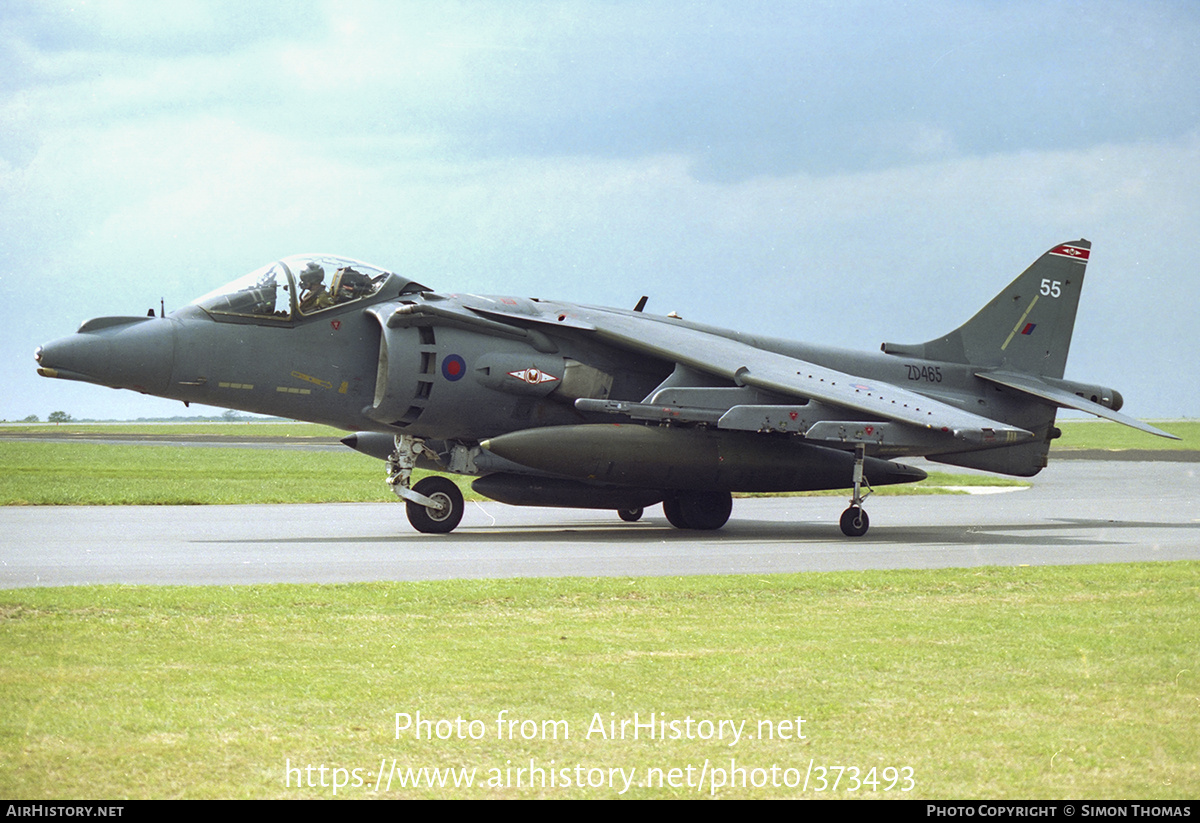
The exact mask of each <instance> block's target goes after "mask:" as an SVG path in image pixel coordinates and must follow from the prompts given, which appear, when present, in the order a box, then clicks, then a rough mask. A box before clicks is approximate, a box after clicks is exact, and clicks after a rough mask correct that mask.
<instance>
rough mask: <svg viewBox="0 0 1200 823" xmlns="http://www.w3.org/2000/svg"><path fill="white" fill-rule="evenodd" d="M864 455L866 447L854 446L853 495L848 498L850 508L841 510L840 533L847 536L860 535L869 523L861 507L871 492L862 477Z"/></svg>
mask: <svg viewBox="0 0 1200 823" xmlns="http://www.w3.org/2000/svg"><path fill="white" fill-rule="evenodd" d="M866 457H867V447H866V446H865V445H864V444H862V443H859V444H858V445H857V446H856V447H855V448H854V496H853V497H852V498H850V508H848V509H846V510H845V511H844V512H842V520H841V526H842V534H844V535H846V536H847V537H862V536H863V535H864V534H866V533H867V528H868V527H869V526H870V525H871V519H870V518H869V517H867V513H866V512H865V511H863V508H862V504H863V501H864V500H866V499H867V497H869V496H870V494H871V484H870V483H868V482H867V480H866V478H865V477H863V463H864V462H865V460H866ZM863 484H866V486H867V493H866V494H863V493H862V487H863Z"/></svg>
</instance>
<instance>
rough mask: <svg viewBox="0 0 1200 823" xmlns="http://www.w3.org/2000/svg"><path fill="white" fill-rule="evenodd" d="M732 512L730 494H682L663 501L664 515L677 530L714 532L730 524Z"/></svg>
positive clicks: (731, 496)
mask: <svg viewBox="0 0 1200 823" xmlns="http://www.w3.org/2000/svg"><path fill="white" fill-rule="evenodd" d="M732 511H733V495H731V494H730V493H729V492H681V493H679V494H677V495H675V496H674V497H668V498H667V499H666V500H664V501H663V513H664V514H665V515H666V516H667V520H668V521H670V523H671V525H672V526H674V527H675V528H677V529H696V530H697V531H713V530H714V529H719V528H721V527H722V526H724V525H725V524H726V523H728V522H729V514H730V512H732Z"/></svg>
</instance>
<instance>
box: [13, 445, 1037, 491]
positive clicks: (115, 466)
mask: <svg viewBox="0 0 1200 823" xmlns="http://www.w3.org/2000/svg"><path fill="white" fill-rule="evenodd" d="M424 474H425V472H417V473H416V476H417V477H418V478H419V477H421V476H423V475H424ZM384 475H385V470H384V464H383V462H382V461H380V460H376V459H374V458H371V457H367V456H366V455H362V454H359V453H357V452H354V451H351V450H349V449H346V450H345V451H302V450H294V449H257V448H207V447H193V446H138V445H129V446H125V445H105V444H97V443H27V442H20V441H9V442H5V443H2V444H0V504H2V505H113V506H116V505H200V504H230V503H332V502H338V503H370V502H382V501H390V500H395V499H396V498H395V495H393V494H392V493H391V491H390V490H389V489H388V487H387V485H386V484H385V483H384ZM451 479H452V480H454V481H455V482H457V483H458V485H459V487H460V488H461V489H462V490H463V494H464V496H465V497H466V499H468V500H482V499H483V498H482V497H480V496H479V495H478V494H476V493H475V492H474V491H472V490H471V488H470V482H471V480H472V478H469V477H453V476H451ZM989 483H991V484H1001V485H1026V484H1024V483H1021V482H1019V481H1013V480H1011V479H1009V478H994V477H993V478H990V477H984V476H972V475H950V474H941V473H935V474H934V475H932V476H931V478H930V479H929V480H926V481H923V482H922V483H920V484H917V485H915V486H886V487H882V488H880V489H879V490H878V493H880V494H897V493H900V494H903V493H909V494H914V493H925V494H938V493H945V489H944V488H942V487H945V486H955V485H987V484H989ZM829 494H838V495H841V494H845V492H840V491H839V492H829Z"/></svg>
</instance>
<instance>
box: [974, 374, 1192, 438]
mask: <svg viewBox="0 0 1200 823" xmlns="http://www.w3.org/2000/svg"><path fill="white" fill-rule="evenodd" d="M977 376H978V377H981V378H982V379H984V380H987V381H988V382H990V383H996V384H998V385H1001V386H1005V387H1007V388H1010V389H1015V390H1017V391H1019V392H1024V393H1025V394H1029V395H1033V396H1034V397H1037V398H1039V399H1041V400H1045V401H1047V402H1049V403H1053V404H1054V405H1056V406H1061V407H1062V408H1066V409H1075V410H1076V411H1082V412H1087V413H1088V414H1094V415H1096V416H1097V417H1103V418H1104V419H1105V420H1112V421H1113V422H1114V423H1120V424H1122V425H1125V426H1129V427H1131V428H1135V429H1137V430H1139V431H1144V432H1146V433H1148V434H1153V435H1157V436H1159V437H1166V438H1168V439H1170V440H1179V438H1178V437H1176V436H1175V435H1173V434H1170V433H1169V432H1165V431H1163V430H1162V429H1156V428H1155V427H1154V426H1151V425H1149V424H1148V423H1143V422H1142V421H1141V420H1138V419H1136V418H1133V417H1129V416H1128V415H1124V414H1121V413H1119V412H1115V411H1113V410H1112V409H1110V408H1108V407H1107V406H1102V405H1100V404H1099V403H1093V402H1092V401H1090V400H1087V399H1086V398H1083V397H1080V396H1079V395H1077V394H1072V393H1071V392H1069V391H1067V390H1066V389H1060V388H1058V387H1057V386H1052V385H1050V384H1049V383H1047V382H1046V381H1044V380H1039V379H1038V378H1037V377H1034V376H1033V375H1029V374H1017V373H1015V372H996V371H993V372H979V374H978V375H977Z"/></svg>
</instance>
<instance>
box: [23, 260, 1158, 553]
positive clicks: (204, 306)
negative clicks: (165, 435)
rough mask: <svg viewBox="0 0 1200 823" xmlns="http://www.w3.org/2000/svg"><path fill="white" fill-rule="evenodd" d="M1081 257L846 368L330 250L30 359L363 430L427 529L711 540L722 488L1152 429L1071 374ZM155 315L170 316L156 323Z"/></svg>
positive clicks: (42, 368) (905, 478)
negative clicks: (945, 326)
mask: <svg viewBox="0 0 1200 823" xmlns="http://www.w3.org/2000/svg"><path fill="white" fill-rule="evenodd" d="M1090 249H1091V244H1090V243H1089V242H1088V241H1086V240H1078V241H1075V242H1070V243H1063V244H1061V245H1058V246H1055V247H1054V248H1052V249H1050V251H1048V252H1046V253H1045V254H1044V255H1042V256H1041V257H1040V258H1039V259H1038V260H1037V261H1036V262H1035V263H1034V264H1033V265H1032V266H1030V267H1029V268H1028V269H1026V270H1025V272H1024V273H1023V274H1021V275H1020V276H1019V277H1017V279H1016V280H1014V281H1013V282H1012V283H1011V284H1010V285H1009V286H1008V287H1007V288H1005V289H1004V290H1003V291H1002V292H1000V294H998V295H997V296H996V297H995V299H993V300H992V301H991V302H990V303H988V304H987V305H986V306H985V307H984V308H983V309H982V310H981V311H980V312H979V313H978V314H976V315H975V316H974V317H973V318H971V319H970V320H968V321H967V322H966V323H965V324H963V325H962V326H961V327H959V328H958V329H955V330H954V331H952V332H950V333H949V334H946V335H944V336H942V337H937V338H935V339H933V340H930V341H929V342H927V343H920V344H916V345H897V344H894V343H884V344H883V347H882V353H877V354H870V353H861V354H860V353H854V352H847V351H843V350H839V349H832V348H827V347H821V346H815V345H809V344H805V343H797V342H791V341H787V340H780V339H776V338H770V337H764V336H759V335H752V334H743V333H739V332H733V331H726V330H724V329H719V328H713V327H710V326H705V325H700V324H698V323H691V322H688V321H686V320H682V319H680V318H678V317H675V316H670V315H668V316H665V317H664V316H653V315H650V314H647V313H645V312H643V311H642V309H643V308H644V306H645V298H643V299H642V300H641V301H640V302H639V303H638V305H637V307H636V308H635V309H633V310H621V309H607V308H596V307H591V306H580V305H575V304H571V303H560V302H556V301H550V300H538V299H530V298H524V297H479V296H476V295H471V294H446V293H442V292H437V291H434V290H432V289H430V288H429V287H427V286H424V285H421V284H420V283H417V282H414V281H412V280H408V279H406V278H405V277H402V276H400V275H398V274H395V273H392V272H388V271H385V270H383V269H380V268H376V267H374V266H369V265H366V264H364V263H360V262H357V261H353V260H346V259H341V258H335V257H330V256H322V255H305V256H298V257H289V258H285V259H283V260H280V261H279V262H276V263H272V264H270V265H268V266H265V267H263V268H261V269H259V270H257V271H254V272H252V273H250V274H248V275H246V276H245V277H242V278H240V279H238V280H235V281H234V282H232V283H230V284H229V285H227V286H225V287H224V288H221V289H217V290H216V291H214V292H211V293H210V294H207V295H205V296H203V297H201V298H199V299H197V300H196V301H194V302H193V303H191V304H190V305H188V306H186V307H184V308H182V309H179V310H178V311H174V312H171V313H170V314H168V315H166V316H165V317H164V316H159V317H155V316H154V313H153V310H152V311H151V313H150V315H149V316H147V317H101V318H98V319H93V320H88V321H87V322H86V323H84V324H83V325H82V326H81V327H80V329H79V331H78V332H77V333H76V334H74V335H71V336H70V337H66V338H63V339H60V340H56V341H54V342H52V343H48V344H46V345H45V346H42V347H41V348H39V349H38V351H37V356H36V357H37V362H38V366H39V368H38V373H39V374H42V375H44V376H46V377H57V378H63V379H68V380H83V381H87V382H90V383H98V384H100V385H103V386H111V387H114V388H123V389H132V390H133V391H138V392H143V393H146V394H153V395H159V396H161V397H169V398H174V399H177V400H182V401H184V402H188V403H191V402H195V403H205V404H209V405H212V406H221V407H226V408H230V409H240V410H243V411H249V412H259V413H262V414H270V415H280V416H284V417H292V418H296V419H300V420H309V421H312V422H314V423H324V424H327V425H330V426H335V427H337V428H340V429H343V430H346V431H350V432H355V434H352V435H350V436H348V437H346V438H345V439H344V441H343V442H344V443H346V444H347V445H348V446H350V447H352V448H356V449H358V450H360V451H362V452H365V453H367V454H370V455H373V456H375V457H378V458H380V459H382V460H385V461H387V467H388V474H387V482H388V483H389V484H390V485H391V487H392V489H393V490H394V491H395V492H396V494H397V495H398V496H399V497H401V498H402V499H404V500H405V501H406V503H407V512H408V518H409V520H410V521H411V523H412V525H413V526H414V527H415V528H417V529H418V530H420V531H422V532H431V533H445V532H449V531H451V530H452V529H454V527H455V526H457V525H458V523H459V520H460V519H461V518H462V514H463V499H462V495H461V493H460V492H459V490H458V487H457V486H456V485H455V484H454V483H452V482H451V481H450V480H448V479H447V478H445V477H442V476H439V475H433V476H430V477H427V478H425V479H424V480H422V481H420V482H418V483H416V484H412V483H411V476H412V470H413V469H414V468H415V467H418V466H421V467H427V468H431V469H435V470H437V471H441V472H449V473H454V474H465V475H471V476H474V477H476V478H477V479H476V480H475V481H474V483H473V488H474V489H475V490H476V491H478V492H479V493H480V494H483V495H485V496H487V497H490V498H493V499H495V500H499V501H501V502H505V503H510V504H514V505H519V506H566V507H580V508H596V509H612V510H615V511H617V512H619V514H620V516H621V517H622V518H623V519H625V520H629V521H633V520H637V519H638V518H639V517H641V514H642V510H643V509H645V508H646V507H648V506H652V505H656V504H658V503H661V504H662V506H663V510H664V512H665V514H666V517H667V519H668V520H669V521H670V522H671V523H672V525H674V526H676V527H678V528H681V529H718V528H720V527H721V526H723V525H724V524H725V523H726V521H727V520H728V518H729V515H730V511H731V507H732V498H731V493H732V492H779V491H809V490H817V489H838V488H846V489H853V493H852V496H851V499H850V506H849V508H847V509H846V511H845V512H844V514H843V515H842V518H841V528H842V531H843V532H844V533H845V534H846V535H848V536H859V535H862V534H864V533H866V531H867V524H868V519H867V514H866V512H865V511H863V505H862V504H863V501H864V499H865V498H866V496H867V495H868V494H869V493H870V488H871V486H872V485H874V486H879V485H885V484H892V483H909V482H913V481H916V480H920V479H922V478H924V477H925V473H924V472H923V471H921V470H920V469H917V468H914V467H911V466H906V465H904V464H902V463H897V462H895V458H901V457H908V456H924V457H927V458H929V459H930V460H934V461H937V462H940V463H947V464H951V465H955V466H969V467H972V468H976V469H984V470H987V471H992V472H999V473H1003V474H1009V475H1016V476H1021V477H1029V476H1032V475H1034V474H1037V473H1038V471H1039V470H1040V469H1042V468H1043V467H1044V466H1045V465H1046V458H1047V454H1048V451H1049V448H1050V441H1052V440H1053V439H1055V438H1056V437H1059V436H1060V431H1059V429H1057V428H1055V426H1054V421H1055V414H1056V412H1057V411H1058V409H1059V408H1069V409H1078V410H1081V411H1085V412H1090V413H1091V414H1094V415H1097V416H1099V417H1103V418H1105V419H1108V420H1115V421H1117V422H1119V423H1123V424H1125V425H1129V426H1133V427H1134V428H1137V429H1141V430H1142V431H1146V432H1150V433H1152V434H1156V435H1160V436H1163V437H1173V435H1170V434H1168V433H1166V432H1163V431H1160V430H1158V429H1156V428H1154V427H1153V426H1148V425H1146V424H1144V423H1141V422H1139V421H1137V420H1134V419H1132V418H1129V417H1126V416H1124V415H1122V414H1119V413H1118V410H1119V409H1120V408H1121V405H1122V402H1123V401H1122V399H1121V395H1120V394H1118V393H1117V392H1116V391H1114V390H1112V389H1108V388H1104V387H1102V386H1095V385H1086V384H1083V383H1076V382H1073V381H1069V380H1064V379H1063V372H1064V368H1065V366H1066V362H1067V350H1068V348H1069V347H1070V343H1071V332H1072V329H1073V327H1074V324H1075V313H1076V308H1077V307H1078V305H1079V294H1080V289H1081V288H1082V286H1083V277H1084V271H1085V269H1086V267H1087V262H1088V255H1089V253H1090ZM160 315H161V312H160Z"/></svg>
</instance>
